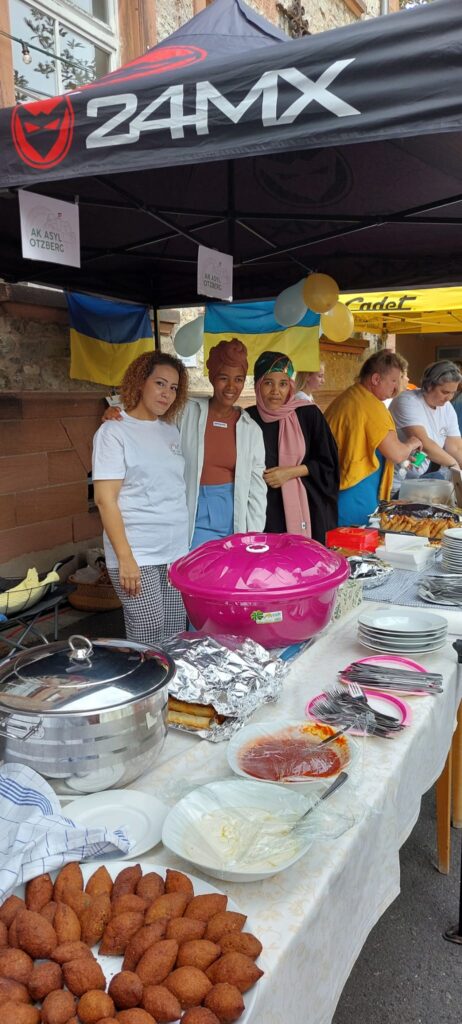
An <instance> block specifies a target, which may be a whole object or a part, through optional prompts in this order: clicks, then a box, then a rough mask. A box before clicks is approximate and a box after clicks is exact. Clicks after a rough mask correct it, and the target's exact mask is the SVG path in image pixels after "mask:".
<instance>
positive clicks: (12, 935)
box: [8, 914, 19, 949]
mask: <svg viewBox="0 0 462 1024" xmlns="http://www.w3.org/2000/svg"><path fill="white" fill-rule="evenodd" d="M17 916H18V915H17V914H16V917H15V918H13V920H12V922H11V924H10V927H9V928H8V945H9V946H11V948H12V949H19V942H18V924H17V920H16V918H17Z"/></svg>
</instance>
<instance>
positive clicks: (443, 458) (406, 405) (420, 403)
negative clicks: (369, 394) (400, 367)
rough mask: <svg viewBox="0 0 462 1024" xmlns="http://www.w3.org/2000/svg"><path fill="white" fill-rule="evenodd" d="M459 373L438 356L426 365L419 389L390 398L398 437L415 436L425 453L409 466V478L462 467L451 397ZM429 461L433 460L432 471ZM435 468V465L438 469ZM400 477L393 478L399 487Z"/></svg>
mask: <svg viewBox="0 0 462 1024" xmlns="http://www.w3.org/2000/svg"><path fill="white" fill-rule="evenodd" d="M461 380H462V374H461V373H459V370H458V369H457V366H455V365H454V363H451V362H450V360H449V359H440V360H438V362H436V363H430V366H427V368H426V370H425V371H424V375H423V377H422V384H421V387H420V388H417V389H415V390H414V391H403V393H402V394H400V395H398V396H397V397H396V398H394V399H393V401H392V403H391V405H390V412H391V415H392V416H393V419H394V421H395V423H396V429H397V431H398V437H399V438H400V440H401V441H406V440H407V439H408V438H410V437H418V438H419V441H421V442H422V450H423V451H424V452H425V454H426V455H427V456H428V458H427V459H426V461H425V462H424V463H423V464H422V466H419V467H417V466H411V467H410V468H409V469H408V472H407V475H408V477H409V478H413V479H415V477H418V476H423V475H424V474H425V475H427V476H434V475H437V476H439V477H443V478H444V477H448V476H449V470H450V469H459V468H460V466H462V439H461V436H460V430H459V424H458V421H457V415H456V412H455V409H454V406H453V405H452V404H451V399H453V398H454V395H455V394H456V392H457V389H458V386H459V382H460V381H461ZM432 463H434V468H435V471H436V473H434V472H433V471H432V472H430V470H433V467H432ZM438 467H439V468H438ZM401 482H402V481H401V479H398V478H396V474H395V480H394V484H393V486H394V487H399V485H400V483H401Z"/></svg>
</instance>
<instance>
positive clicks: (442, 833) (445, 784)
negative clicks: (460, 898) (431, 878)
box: [436, 747, 452, 875]
mask: <svg viewBox="0 0 462 1024" xmlns="http://www.w3.org/2000/svg"><path fill="white" fill-rule="evenodd" d="M451 778H452V747H451V750H450V751H449V753H448V756H447V758H446V764H445V766H444V768H443V771H442V772H441V775H440V777H439V779H438V782H437V783H436V842H437V850H438V864H437V867H438V871H440V872H441V874H442V875H448V874H449V867H450V861H451Z"/></svg>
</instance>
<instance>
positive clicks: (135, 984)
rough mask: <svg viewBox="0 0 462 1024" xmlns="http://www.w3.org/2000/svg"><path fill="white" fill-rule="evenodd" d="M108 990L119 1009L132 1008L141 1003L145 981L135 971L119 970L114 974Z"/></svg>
mask: <svg viewBox="0 0 462 1024" xmlns="http://www.w3.org/2000/svg"><path fill="white" fill-rule="evenodd" d="M108 992H109V995H110V996H111V997H112V999H113V1000H114V1004H115V1006H116V1007H117V1009H118V1010H131V1009H132V1007H133V1006H139V1005H140V1003H141V999H142V996H143V982H142V981H141V978H139V977H138V975H137V974H135V972H134V971H119V973H118V974H114V977H113V978H112V981H111V984H110V985H109V988H108Z"/></svg>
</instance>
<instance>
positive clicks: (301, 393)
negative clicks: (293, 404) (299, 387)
mask: <svg viewBox="0 0 462 1024" xmlns="http://www.w3.org/2000/svg"><path fill="white" fill-rule="evenodd" d="M295 398H296V399H297V400H298V399H302V400H303V401H304V402H311V405H314V398H313V395H307V393H306V391H297V394H296V395H295Z"/></svg>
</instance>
